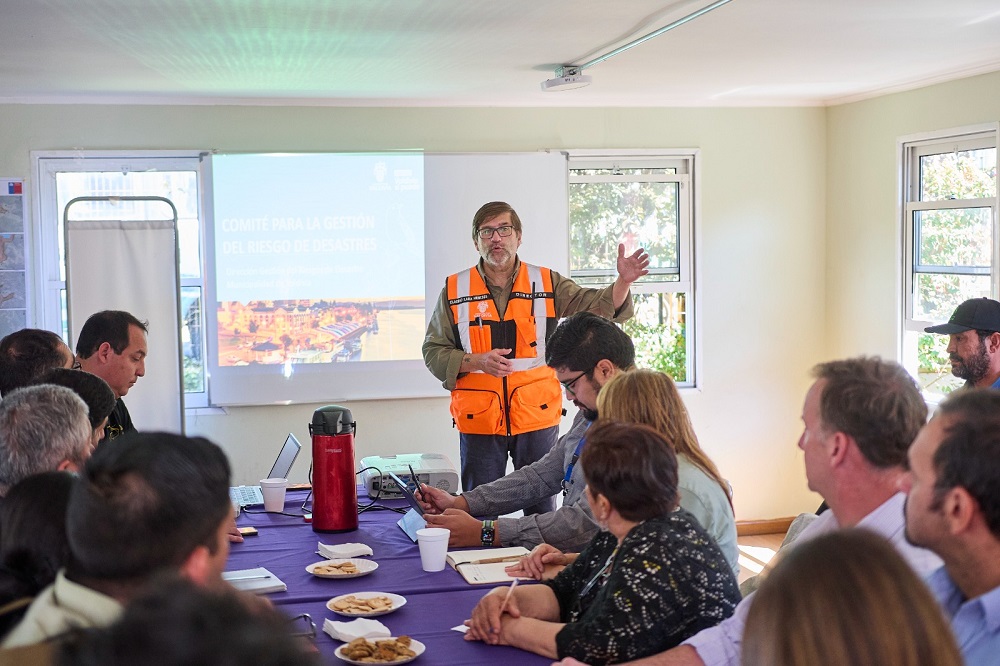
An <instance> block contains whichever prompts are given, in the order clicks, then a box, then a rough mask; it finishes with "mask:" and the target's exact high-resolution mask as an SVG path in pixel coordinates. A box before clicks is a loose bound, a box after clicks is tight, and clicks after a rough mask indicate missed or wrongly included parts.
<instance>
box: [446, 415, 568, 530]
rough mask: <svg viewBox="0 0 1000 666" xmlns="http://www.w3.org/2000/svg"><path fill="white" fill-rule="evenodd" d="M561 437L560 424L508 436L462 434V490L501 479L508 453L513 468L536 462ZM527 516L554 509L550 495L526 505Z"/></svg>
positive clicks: (505, 468) (503, 474)
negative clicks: (535, 502)
mask: <svg viewBox="0 0 1000 666" xmlns="http://www.w3.org/2000/svg"><path fill="white" fill-rule="evenodd" d="M558 437H559V426H557V425H555V426H552V427H551V428H545V429H544V430H536V431H534V432H526V433H523V434H520V435H514V436H512V437H507V436H505V435H466V434H464V433H459V445H460V448H461V453H462V472H461V473H462V490H472V489H473V488H475V487H476V486H478V485H481V484H484V483H489V482H490V481H495V480H497V479H499V478H502V477H503V476H505V475H506V473H507V456H508V455H509V456H510V458H511V460H513V461H514V469H520V468H522V467H524V466H525V465H530V464H531V463H533V462H535V461H536V460H538V459H539V458H541V457H542V456H544V455H545V454H546V453H548V452H549V449H551V448H552V445H553V444H555V443H556V439H558ZM523 508H524V513H525V515H528V514H532V513H548V512H549V511H555V508H556V503H555V500H554V499H553V498H551V497H549V498H548V499H545V500H542V501H541V502H538V503H537V504H532V505H531V506H526V507H523Z"/></svg>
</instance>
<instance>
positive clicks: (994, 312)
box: [924, 298, 1000, 389]
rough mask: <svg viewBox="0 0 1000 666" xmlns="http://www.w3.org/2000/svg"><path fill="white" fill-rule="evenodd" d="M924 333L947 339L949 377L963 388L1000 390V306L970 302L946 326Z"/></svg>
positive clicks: (987, 301)
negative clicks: (962, 384) (952, 376)
mask: <svg viewBox="0 0 1000 666" xmlns="http://www.w3.org/2000/svg"><path fill="white" fill-rule="evenodd" d="M924 331H926V332H927V333H940V334H942V335H947V336H948V356H949V358H950V359H951V374H953V375H955V376H956V377H958V378H959V379H964V380H966V381H965V386H966V388H971V387H976V388H997V389H1000V302H997V301H994V300H993V299H991V298H970V299H969V300H967V301H965V302H964V303H962V304H961V305H959V306H958V307H957V308H955V312H953V313H952V315H951V319H949V320H948V323H947V324H938V325H937V326H928V327H927V328H925V329H924Z"/></svg>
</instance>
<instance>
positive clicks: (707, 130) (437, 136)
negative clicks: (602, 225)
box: [0, 105, 828, 519]
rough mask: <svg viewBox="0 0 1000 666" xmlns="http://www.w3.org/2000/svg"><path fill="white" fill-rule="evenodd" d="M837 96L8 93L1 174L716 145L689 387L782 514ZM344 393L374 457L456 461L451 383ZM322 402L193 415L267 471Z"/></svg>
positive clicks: (713, 450)
mask: <svg viewBox="0 0 1000 666" xmlns="http://www.w3.org/2000/svg"><path fill="white" fill-rule="evenodd" d="M826 113H827V112H826V111H825V110H824V109H816V108H802V109H794V108H783V109H399V108H372V109H358V108H343V109H341V108H315V107H222V106H197V107H163V106H114V107H110V106H86V105H81V106H44V105H40V106H32V105H6V106H0V126H2V127H4V128H6V130H5V132H4V133H3V134H2V135H0V175H3V176H12V177H24V178H26V179H28V180H29V188H28V189H30V179H31V177H32V176H31V174H30V160H29V152H30V151H32V150H67V149H80V150H96V149H109V150H112V149H209V150H210V149H219V150H223V151H225V150H230V151H268V150H273V151H280V150H285V151H294V150H304V151H320V150H377V149H395V148H422V149H425V150H428V151H442V152H449V151H451V152H503V151H534V150H540V149H559V148H595V149H596V148H699V149H700V151H701V158H702V172H701V181H700V186H701V191H700V202H701V206H702V209H701V218H700V222H701V225H700V227H699V229H698V231H697V242H698V248H697V251H696V257H697V261H698V265H697V267H696V270H697V274H698V279H699V281H698V290H699V296H698V301H697V303H696V307H697V308H698V312H697V321H698V324H699V326H700V330H699V333H698V336H699V337H698V342H699V344H700V349H701V352H700V353H701V360H702V363H701V375H700V377H699V385H700V388H699V389H698V390H693V391H689V392H686V394H685V400H686V401H687V404H688V406H689V408H690V410H691V413H692V417H693V420H694V424H695V428H696V430H697V432H698V433H699V436H700V438H701V441H702V445H703V446H704V448H705V449H706V450H707V451H708V453H709V454H710V455H711V456H712V457H713V458H714V459H715V461H716V463H718V465H719V467H720V468H721V469H722V471H723V474H725V475H726V476H727V477H728V478H729V479H730V480H731V482H732V483H733V486H734V487H735V491H736V496H735V503H736V509H737V514H738V517H739V518H741V519H749V518H767V517H773V516H786V515H794V514H795V513H798V512H799V511H802V510H806V509H812V508H815V505H816V504H817V503H818V499H817V498H816V496H815V495H812V494H811V493H809V492H808V491H807V490H806V489H805V481H804V475H803V473H802V463H801V456H800V455H799V452H798V450H797V448H796V447H795V443H796V440H797V438H798V435H799V431H800V424H799V414H800V408H801V400H802V396H803V394H804V392H805V389H806V388H807V387H808V384H809V377H808V372H809V368H810V367H811V366H812V365H814V364H815V363H817V362H819V361H821V360H825V359H826V358H827V356H826V354H825V348H826V345H827V342H826V335H827V330H828V325H827V321H826V313H827V306H826V289H827V284H826V274H827V268H826V260H827V253H826V251H825V249H824V240H825V239H826V235H827V229H826V224H825V216H826V213H827V203H826V200H825V196H826V194H825V193H826V191H827V189H826V159H825V156H826V150H827V126H826ZM472 212H473V211H470V212H469V214H470V216H471V214H472ZM524 222H525V233H526V234H528V235H530V234H531V233H532V232H531V228H532V225H541V224H545V221H544V220H524ZM469 252H470V254H469V263H470V265H471V263H472V262H473V261H474V260H475V256H474V255H473V253H472V248H471V247H470V248H469ZM524 259H526V260H529V261H535V262H539V263H544V262H545V258H544V257H536V256H525V257H524ZM151 353H154V354H155V353H156V350H151ZM442 396H444V392H443V391H442ZM344 404H346V405H347V406H349V407H350V408H351V409H352V411H353V413H354V415H355V418H356V419H357V421H358V424H359V429H358V433H359V434H358V453H359V456H361V455H368V454H372V453H392V452H406V451H417V450H433V451H441V452H444V453H447V454H448V455H449V456H451V457H452V458H453V459H455V460H456V462H457V458H458V453H457V448H458V447H457V435H456V433H455V431H454V430H452V429H451V424H450V418H449V416H448V410H447V399H446V398H445V397H442V398H440V399H422V400H404V401H393V402H354V403H344ZM315 407H316V405H301V406H282V407H276V406H272V407H255V408H233V409H230V410H229V411H228V412H227V413H224V414H223V413H220V414H201V415H195V416H192V417H190V418H189V432H190V433H192V434H204V435H206V436H208V437H211V438H212V439H214V440H215V441H217V442H218V443H219V444H220V445H222V446H223V447H224V448H225V449H226V451H227V452H228V453H229V455H230V457H231V459H232V461H233V465H234V471H235V480H236V481H240V482H250V481H253V480H255V479H257V478H259V474H260V473H261V472H262V471H266V470H267V468H268V466H269V465H270V463H271V462H272V458H273V456H274V453H275V451H276V450H277V447H278V445H279V444H280V442H281V441H282V439H283V437H284V434H285V433H286V432H287V431H289V430H292V431H293V432H295V433H296V435H298V436H300V438H302V439H303V441H307V425H306V424H307V423H308V421H309V419H310V416H311V414H312V411H313V409H315ZM141 425H142V424H139V426H140V427H141ZM307 458H308V456H303V459H302V460H300V461H299V462H298V463H297V464H296V469H295V470H294V472H293V478H294V480H297V481H298V480H304V478H305V472H306V469H307V468H308V459H307Z"/></svg>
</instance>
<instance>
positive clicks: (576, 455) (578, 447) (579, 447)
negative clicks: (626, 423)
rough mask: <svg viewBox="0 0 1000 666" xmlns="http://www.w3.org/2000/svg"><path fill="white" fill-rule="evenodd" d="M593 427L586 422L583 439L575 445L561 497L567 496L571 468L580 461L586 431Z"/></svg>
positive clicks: (571, 483) (592, 423) (590, 423)
mask: <svg viewBox="0 0 1000 666" xmlns="http://www.w3.org/2000/svg"><path fill="white" fill-rule="evenodd" d="M592 425H594V422H593V421H588V422H587V427H586V428H584V429H583V437H581V438H580V441H579V442H578V443H577V445H576V450H575V451H573V457H572V458H571V459H570V461H569V467H567V468H566V476H564V477H563V480H562V484H561V485H562V494H563V497H566V495H568V494H569V487H570V486H571V485H573V482H572V481H571V480H570V477H571V476H573V467H574V466H575V465H576V461H577V460H579V459H580V452H581V451H583V445H584V444H586V443H587V431H588V430H590V426H592Z"/></svg>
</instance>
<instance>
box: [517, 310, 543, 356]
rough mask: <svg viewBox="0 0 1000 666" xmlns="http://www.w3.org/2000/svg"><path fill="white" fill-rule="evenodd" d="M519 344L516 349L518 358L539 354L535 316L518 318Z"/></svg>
mask: <svg viewBox="0 0 1000 666" xmlns="http://www.w3.org/2000/svg"><path fill="white" fill-rule="evenodd" d="M516 328H517V346H516V349H515V350H514V356H515V357H516V358H534V357H536V356H538V350H537V349H535V348H536V347H537V346H538V331H537V330H536V329H535V318H534V317H525V318H524V319H519V320H517V326H516Z"/></svg>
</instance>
